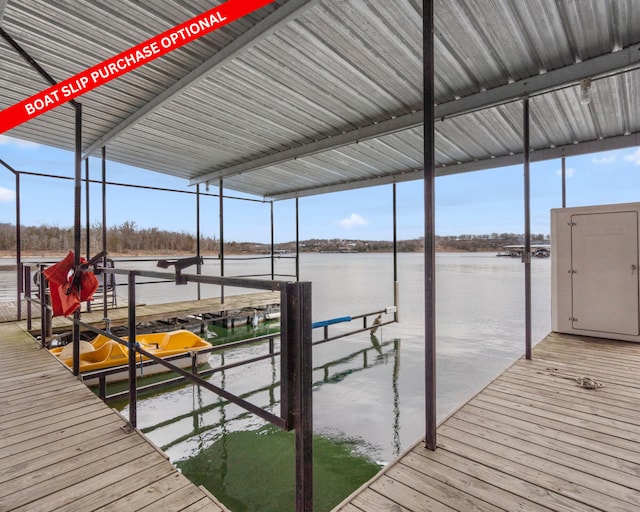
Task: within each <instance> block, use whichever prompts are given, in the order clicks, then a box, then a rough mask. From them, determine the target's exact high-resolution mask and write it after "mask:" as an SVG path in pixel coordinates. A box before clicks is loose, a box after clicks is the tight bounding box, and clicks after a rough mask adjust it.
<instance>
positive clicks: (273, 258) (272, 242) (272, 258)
mask: <svg viewBox="0 0 640 512" xmlns="http://www.w3.org/2000/svg"><path fill="white" fill-rule="evenodd" d="M270 205H271V206H270V210H269V212H270V214H271V216H270V218H271V280H272V281H273V280H274V279H275V278H276V277H275V274H276V259H275V252H276V250H275V232H274V228H275V226H274V222H273V201H271V203H270Z"/></svg>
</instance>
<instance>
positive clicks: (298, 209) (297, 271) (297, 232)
mask: <svg viewBox="0 0 640 512" xmlns="http://www.w3.org/2000/svg"><path fill="white" fill-rule="evenodd" d="M296 281H300V208H299V205H298V198H297V197H296Z"/></svg>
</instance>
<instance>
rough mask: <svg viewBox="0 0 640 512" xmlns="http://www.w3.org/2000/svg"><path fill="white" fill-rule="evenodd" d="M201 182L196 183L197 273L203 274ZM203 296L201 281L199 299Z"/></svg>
mask: <svg viewBox="0 0 640 512" xmlns="http://www.w3.org/2000/svg"><path fill="white" fill-rule="evenodd" d="M200 238H201V235H200V183H198V184H197V185H196V256H197V257H198V263H197V264H196V274H198V275H201V274H202V263H201V261H202V260H201V259H200V256H201V253H202V250H201V247H200ZM201 298H202V296H201V290H200V283H198V300H200V299H201Z"/></svg>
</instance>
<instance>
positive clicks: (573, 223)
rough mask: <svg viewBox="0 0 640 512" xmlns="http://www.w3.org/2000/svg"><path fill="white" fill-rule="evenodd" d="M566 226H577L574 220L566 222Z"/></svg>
mask: <svg viewBox="0 0 640 512" xmlns="http://www.w3.org/2000/svg"><path fill="white" fill-rule="evenodd" d="M567 226H577V224H576V223H575V222H567Z"/></svg>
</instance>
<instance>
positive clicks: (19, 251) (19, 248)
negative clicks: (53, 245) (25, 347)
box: [14, 172, 22, 320]
mask: <svg viewBox="0 0 640 512" xmlns="http://www.w3.org/2000/svg"><path fill="white" fill-rule="evenodd" d="M14 174H15V177H16V269H17V273H16V290H17V295H18V297H17V298H18V320H22V275H21V272H20V267H21V265H22V239H21V236H20V234H21V229H20V173H19V172H15V173H14Z"/></svg>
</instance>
